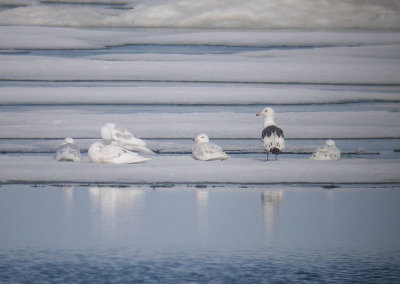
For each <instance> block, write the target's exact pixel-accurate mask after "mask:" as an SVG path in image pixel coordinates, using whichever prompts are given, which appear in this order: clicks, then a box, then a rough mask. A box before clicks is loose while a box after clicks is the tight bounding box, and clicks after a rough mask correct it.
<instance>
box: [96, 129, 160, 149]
mask: <svg viewBox="0 0 400 284" xmlns="http://www.w3.org/2000/svg"><path fill="white" fill-rule="evenodd" d="M101 138H102V139H103V141H104V143H105V144H111V143H112V142H114V143H116V144H118V145H119V146H121V147H122V148H125V149H128V150H131V151H139V152H142V153H146V154H154V152H153V151H151V150H150V149H148V148H147V147H146V142H144V141H143V140H142V139H140V138H139V137H137V136H136V135H135V134H133V133H132V132H131V131H129V129H127V128H125V127H124V126H122V125H118V124H115V123H106V124H104V125H103V127H102V128H101Z"/></svg>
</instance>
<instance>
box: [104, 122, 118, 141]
mask: <svg viewBox="0 0 400 284" xmlns="http://www.w3.org/2000/svg"><path fill="white" fill-rule="evenodd" d="M114 127H115V124H114V123H106V124H104V125H103V127H102V128H101V139H103V140H104V141H106V142H110V141H111V140H112V130H113V129H114Z"/></svg>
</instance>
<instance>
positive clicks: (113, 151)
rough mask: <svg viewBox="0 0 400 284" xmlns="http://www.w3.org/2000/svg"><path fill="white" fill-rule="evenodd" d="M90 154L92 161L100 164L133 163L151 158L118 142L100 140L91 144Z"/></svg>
mask: <svg viewBox="0 0 400 284" xmlns="http://www.w3.org/2000/svg"><path fill="white" fill-rule="evenodd" d="M88 155H89V160H90V161H91V162H92V163H100V164H132V163H140V162H144V161H148V160H150V158H146V157H143V156H140V155H139V154H138V153H135V152H131V151H129V150H126V149H123V148H121V147H120V146H118V145H116V144H109V145H103V144H102V143H99V142H96V143H94V144H93V145H92V146H90V148H89V151H88Z"/></svg>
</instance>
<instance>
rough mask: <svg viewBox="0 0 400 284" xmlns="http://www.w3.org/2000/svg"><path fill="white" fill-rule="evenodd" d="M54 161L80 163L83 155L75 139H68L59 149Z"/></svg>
mask: <svg viewBox="0 0 400 284" xmlns="http://www.w3.org/2000/svg"><path fill="white" fill-rule="evenodd" d="M54 159H56V160H57V161H69V162H71V161H72V162H79V161H80V160H81V153H80V151H79V148H78V146H76V145H75V144H74V139H72V138H70V137H68V138H65V139H64V142H63V143H62V144H61V145H60V146H59V147H58V148H57V150H56V155H55V156H54Z"/></svg>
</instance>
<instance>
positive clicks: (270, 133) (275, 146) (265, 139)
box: [256, 107, 285, 161]
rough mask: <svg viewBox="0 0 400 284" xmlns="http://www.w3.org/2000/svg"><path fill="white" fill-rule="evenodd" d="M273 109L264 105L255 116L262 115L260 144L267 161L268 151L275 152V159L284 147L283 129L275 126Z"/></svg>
mask: <svg viewBox="0 0 400 284" xmlns="http://www.w3.org/2000/svg"><path fill="white" fill-rule="evenodd" d="M274 114H275V113H274V110H273V109H272V108H270V107H266V108H265V109H263V110H262V111H261V112H259V113H257V114H256V115H257V116H263V117H264V129H263V131H262V135H261V139H262V140H261V144H262V145H263V146H264V148H265V150H266V151H267V161H268V156H269V154H270V153H272V154H275V160H277V159H278V155H279V153H280V152H281V151H282V150H283V148H285V139H284V136H283V131H282V129H280V128H279V127H278V126H276V124H275V121H274Z"/></svg>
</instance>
